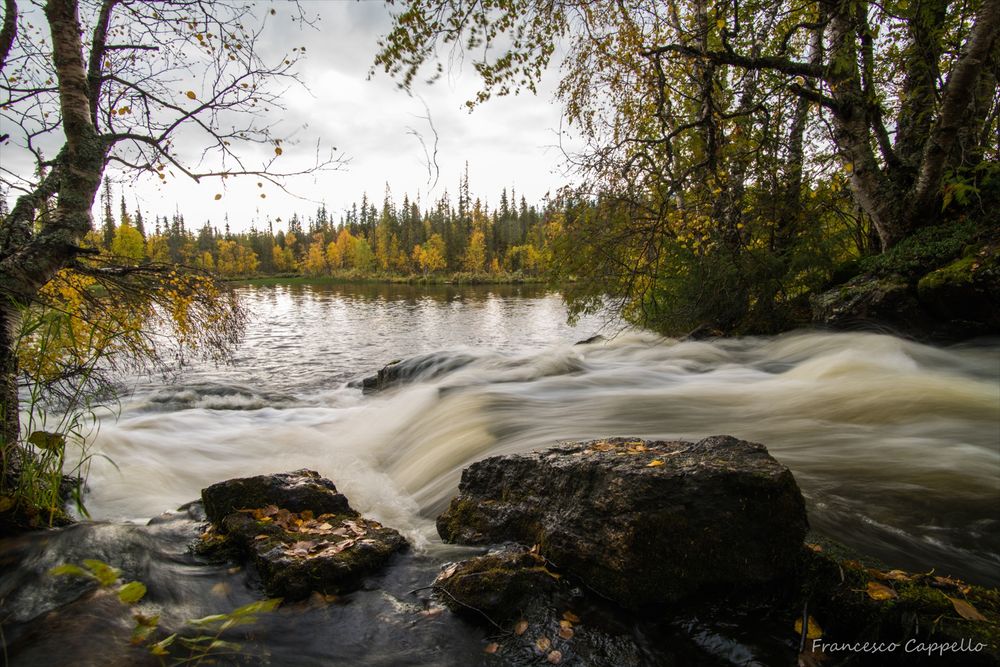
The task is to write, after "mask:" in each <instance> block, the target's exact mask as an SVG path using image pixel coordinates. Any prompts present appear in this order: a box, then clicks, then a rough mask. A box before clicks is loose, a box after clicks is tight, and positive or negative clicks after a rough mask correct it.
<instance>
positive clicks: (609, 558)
mask: <svg viewBox="0 0 1000 667" xmlns="http://www.w3.org/2000/svg"><path fill="white" fill-rule="evenodd" d="M437 527H438V532H439V533H440V534H441V537H442V538H443V539H444V540H445V541H448V542H458V543H462V544H495V543H501V542H506V541H514V542H520V543H521V544H531V545H534V544H537V545H539V550H540V553H541V555H542V556H544V557H545V558H546V559H548V560H549V561H550V562H552V563H554V564H555V565H556V566H558V567H559V568H560V569H561V570H563V571H566V572H569V573H571V574H573V575H575V576H577V577H579V578H580V579H582V580H583V581H584V582H585V583H586V584H587V585H588V586H589V587H591V588H592V589H594V590H595V591H597V592H598V593H600V594H602V595H604V596H607V597H608V598H611V599H612V600H615V601H616V602H618V603H619V604H621V605H623V606H625V607H631V608H638V607H642V606H645V605H649V604H660V603H669V602H673V601H676V600H679V599H681V598H683V597H684V596H687V595H690V594H692V593H694V592H695V591H698V590H699V589H705V588H723V587H732V586H743V585H752V584H755V583H760V582H766V581H769V580H772V579H775V578H777V577H780V576H782V575H783V574H785V573H786V572H788V571H789V570H790V569H791V568H792V567H793V566H794V563H795V561H796V558H797V557H798V554H799V552H800V548H801V545H802V540H803V537H804V535H805V532H806V529H807V522H806V513H805V506H804V503H803V500H802V495H801V493H800V492H799V489H798V486H797V485H796V483H795V480H794V479H793V478H792V474H791V472H789V470H788V469H787V468H785V467H784V466H782V465H780V464H778V463H777V462H776V461H775V460H774V459H773V458H771V456H770V455H769V454H768V453H767V449H766V448H765V447H764V446H763V445H759V444H754V443H749V442H745V441H741V440H737V439H735V438H732V437H728V436H714V437H711V438H706V439H705V440H702V441H701V442H698V443H691V442H663V441H655V442H653V441H644V440H634V439H633V440H628V439H624V438H613V439H608V440H598V441H590V442H581V443H574V444H568V445H563V446H559V447H554V448H552V449H549V450H546V451H541V452H535V453H531V454H526V455H512V456H498V457H492V458H489V459H485V460H483V461H480V462H478V463H475V464H473V465H472V466H470V467H469V468H467V469H466V470H465V471H464V472H463V473H462V481H461V484H460V485H459V495H458V497H457V498H455V499H454V500H452V502H451V504H450V506H449V507H448V509H447V510H446V511H445V512H444V514H442V515H441V516H440V517H439V518H438V522H437Z"/></svg>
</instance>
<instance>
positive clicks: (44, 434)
mask: <svg viewBox="0 0 1000 667" xmlns="http://www.w3.org/2000/svg"><path fill="white" fill-rule="evenodd" d="M28 443H29V444H32V445H34V446H35V447H38V448H39V449H47V450H48V451H50V452H58V451H61V450H62V449H63V448H64V447H65V446H66V436H65V435H63V434H62V433H49V432H48V431H35V432H34V433H32V434H31V435H29V436H28Z"/></svg>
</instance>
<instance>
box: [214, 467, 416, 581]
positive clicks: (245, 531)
mask: <svg viewBox="0 0 1000 667" xmlns="http://www.w3.org/2000/svg"><path fill="white" fill-rule="evenodd" d="M202 498H203V500H204V501H205V506H206V513H207V514H208V516H209V518H210V519H212V525H211V526H210V527H209V528H208V529H207V530H206V531H205V532H204V534H203V535H202V538H201V541H200V542H199V544H198V545H196V547H195V551H196V552H197V553H199V554H201V555H204V556H206V557H209V558H212V559H215V560H217V559H219V558H227V557H232V556H233V555H236V557H237V558H238V559H241V560H245V561H248V562H249V563H251V564H252V565H254V566H255V567H256V569H257V571H258V573H259V574H260V578H261V581H262V583H263V586H264V589H265V591H266V592H267V594H268V595H271V596H280V597H284V598H288V599H302V598H305V597H307V596H309V595H310V594H311V593H313V592H318V593H322V594H340V593H345V592H348V591H351V590H354V589H357V588H359V587H360V586H361V585H362V582H363V580H364V578H365V577H366V576H368V575H370V574H373V573H375V572H377V571H378V570H379V569H380V568H382V567H383V566H384V565H385V564H386V563H387V562H388V560H389V559H390V558H391V557H392V555H393V554H395V553H396V552H398V551H400V550H401V549H403V548H405V547H406V540H405V539H403V537H402V535H400V534H399V533H398V532H397V531H395V530H393V529H392V528H387V527H385V526H383V525H382V524H380V523H379V522H378V521H375V520H372V519H366V518H364V517H362V516H361V515H360V514H359V513H358V512H356V511H355V510H353V509H351V507H350V505H349V504H348V502H347V498H345V497H344V496H343V495H341V494H340V493H338V492H337V488H336V486H335V485H334V484H333V482H331V481H330V480H327V479H324V478H322V477H320V476H319V475H318V473H315V472H312V471H308V470H305V471H297V472H293V473H283V474H280V475H262V476H259V477H252V478H245V479H235V480H228V481H226V482H221V483H220V484H215V485H213V486H211V487H209V488H208V489H205V490H203V491H202ZM283 502H284V503H287V505H290V506H291V507H292V508H294V509H290V508H289V507H288V506H282V505H280V504H279V503H283ZM210 503H211V505H212V510H211V512H209V510H208V508H209V504H210ZM262 503H264V504H262ZM331 510H332V511H331ZM223 512H225V513H223Z"/></svg>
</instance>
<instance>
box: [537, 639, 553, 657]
mask: <svg viewBox="0 0 1000 667" xmlns="http://www.w3.org/2000/svg"><path fill="white" fill-rule="evenodd" d="M535 648H537V649H538V650H539V651H541V652H542V653H545V652H546V651H548V650H549V649H550V648H552V640H551V639H549V638H548V637H546V636H545V635H542V636H541V637H539V638H538V639H536V640H535Z"/></svg>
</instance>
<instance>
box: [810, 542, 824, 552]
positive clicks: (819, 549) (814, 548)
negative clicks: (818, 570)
mask: <svg viewBox="0 0 1000 667" xmlns="http://www.w3.org/2000/svg"><path fill="white" fill-rule="evenodd" d="M806 548H807V549H809V551H812V552H813V553H817V554H819V553H823V547H821V546H820V545H818V544H809V543H808V542H807V543H806Z"/></svg>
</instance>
